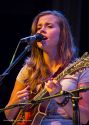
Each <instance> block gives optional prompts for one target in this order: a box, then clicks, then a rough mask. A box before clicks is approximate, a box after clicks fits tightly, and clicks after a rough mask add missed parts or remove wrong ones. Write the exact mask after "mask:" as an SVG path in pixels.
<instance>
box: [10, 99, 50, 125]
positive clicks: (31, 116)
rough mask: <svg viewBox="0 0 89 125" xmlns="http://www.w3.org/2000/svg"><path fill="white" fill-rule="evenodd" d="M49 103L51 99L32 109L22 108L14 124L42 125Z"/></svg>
mask: <svg viewBox="0 0 89 125" xmlns="http://www.w3.org/2000/svg"><path fill="white" fill-rule="evenodd" d="M49 103H50V101H49V100H47V101H45V102H42V103H40V104H39V105H37V106H35V107H34V108H33V109H30V111H24V110H23V109H21V111H20V112H19V113H20V114H18V117H17V118H16V120H15V121H14V122H13V124H12V125H40V124H41V122H42V120H43V118H44V117H45V115H46V111H47V107H48V105H49Z"/></svg>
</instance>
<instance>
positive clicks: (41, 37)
mask: <svg viewBox="0 0 89 125" xmlns="http://www.w3.org/2000/svg"><path fill="white" fill-rule="evenodd" d="M46 39H47V38H46V37H45V36H43V35H42V34H40V33H37V34H36V40H37V41H41V40H46Z"/></svg>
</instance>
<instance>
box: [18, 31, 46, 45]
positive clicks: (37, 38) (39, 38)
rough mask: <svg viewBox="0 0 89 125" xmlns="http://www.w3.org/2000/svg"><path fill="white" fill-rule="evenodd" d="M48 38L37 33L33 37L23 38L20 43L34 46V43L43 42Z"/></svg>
mask: <svg viewBox="0 0 89 125" xmlns="http://www.w3.org/2000/svg"><path fill="white" fill-rule="evenodd" d="M46 39H47V38H46V37H45V36H43V35H42V34H40V33H37V34H35V35H33V36H28V37H25V38H21V39H20V41H21V42H26V43H27V44H33V42H34V41H36V42H37V41H39V42H40V41H42V40H46Z"/></svg>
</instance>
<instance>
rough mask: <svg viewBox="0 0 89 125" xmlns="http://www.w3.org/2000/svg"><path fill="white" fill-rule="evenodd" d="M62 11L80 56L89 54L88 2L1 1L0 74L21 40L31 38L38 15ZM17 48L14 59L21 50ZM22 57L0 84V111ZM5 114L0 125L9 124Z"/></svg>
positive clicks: (9, 91)
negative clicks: (33, 24) (35, 18)
mask: <svg viewBox="0 0 89 125" xmlns="http://www.w3.org/2000/svg"><path fill="white" fill-rule="evenodd" d="M49 9H50V10H52V9H56V10H61V11H63V13H64V14H65V15H66V17H67V19H68V21H69V23H70V26H71V30H72V33H73V36H74V40H75V44H76V45H77V47H78V48H79V56H81V55H82V54H83V53H84V52H85V51H89V47H88V42H89V35H88V29H89V4H88V0H29V1H27V0H23V1H22V0H18V1H16V0H12V1H11V0H1V1H0V73H1V75H2V73H4V71H5V70H6V69H7V68H8V66H9V64H10V62H11V58H12V56H13V53H14V51H15V49H16V46H17V44H18V42H19V39H20V38H23V37H26V36H28V35H30V28H31V23H32V20H33V18H34V16H36V14H38V13H39V12H40V11H44V10H49ZM24 48H25V45H20V47H19V50H18V53H17V55H16V56H19V54H20V53H21V52H22V51H23V50H24ZM24 59H25V57H23V58H22V59H21V60H20V61H19V62H18V63H17V65H16V66H15V67H14V68H13V69H12V70H11V71H10V72H9V75H7V76H6V77H5V78H4V79H3V80H2V82H0V108H4V107H5V105H6V104H7V102H8V99H9V97H10V94H11V91H12V89H13V86H14V82H15V78H16V76H17V73H18V72H19V70H20V68H21V66H22V64H23V62H24ZM3 119H5V116H4V113H3V112H1V113H0V121H1V123H0V125H3V124H9V123H8V122H5V121H3Z"/></svg>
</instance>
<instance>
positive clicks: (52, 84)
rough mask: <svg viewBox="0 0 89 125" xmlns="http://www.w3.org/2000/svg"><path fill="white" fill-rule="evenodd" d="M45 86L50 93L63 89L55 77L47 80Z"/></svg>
mask: <svg viewBox="0 0 89 125" xmlns="http://www.w3.org/2000/svg"><path fill="white" fill-rule="evenodd" d="M45 88H46V90H47V91H48V92H49V94H50V95H54V94H56V93H58V92H60V91H61V90H62V86H61V85H60V83H59V82H58V81H57V80H55V79H50V80H48V81H47V82H45Z"/></svg>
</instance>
